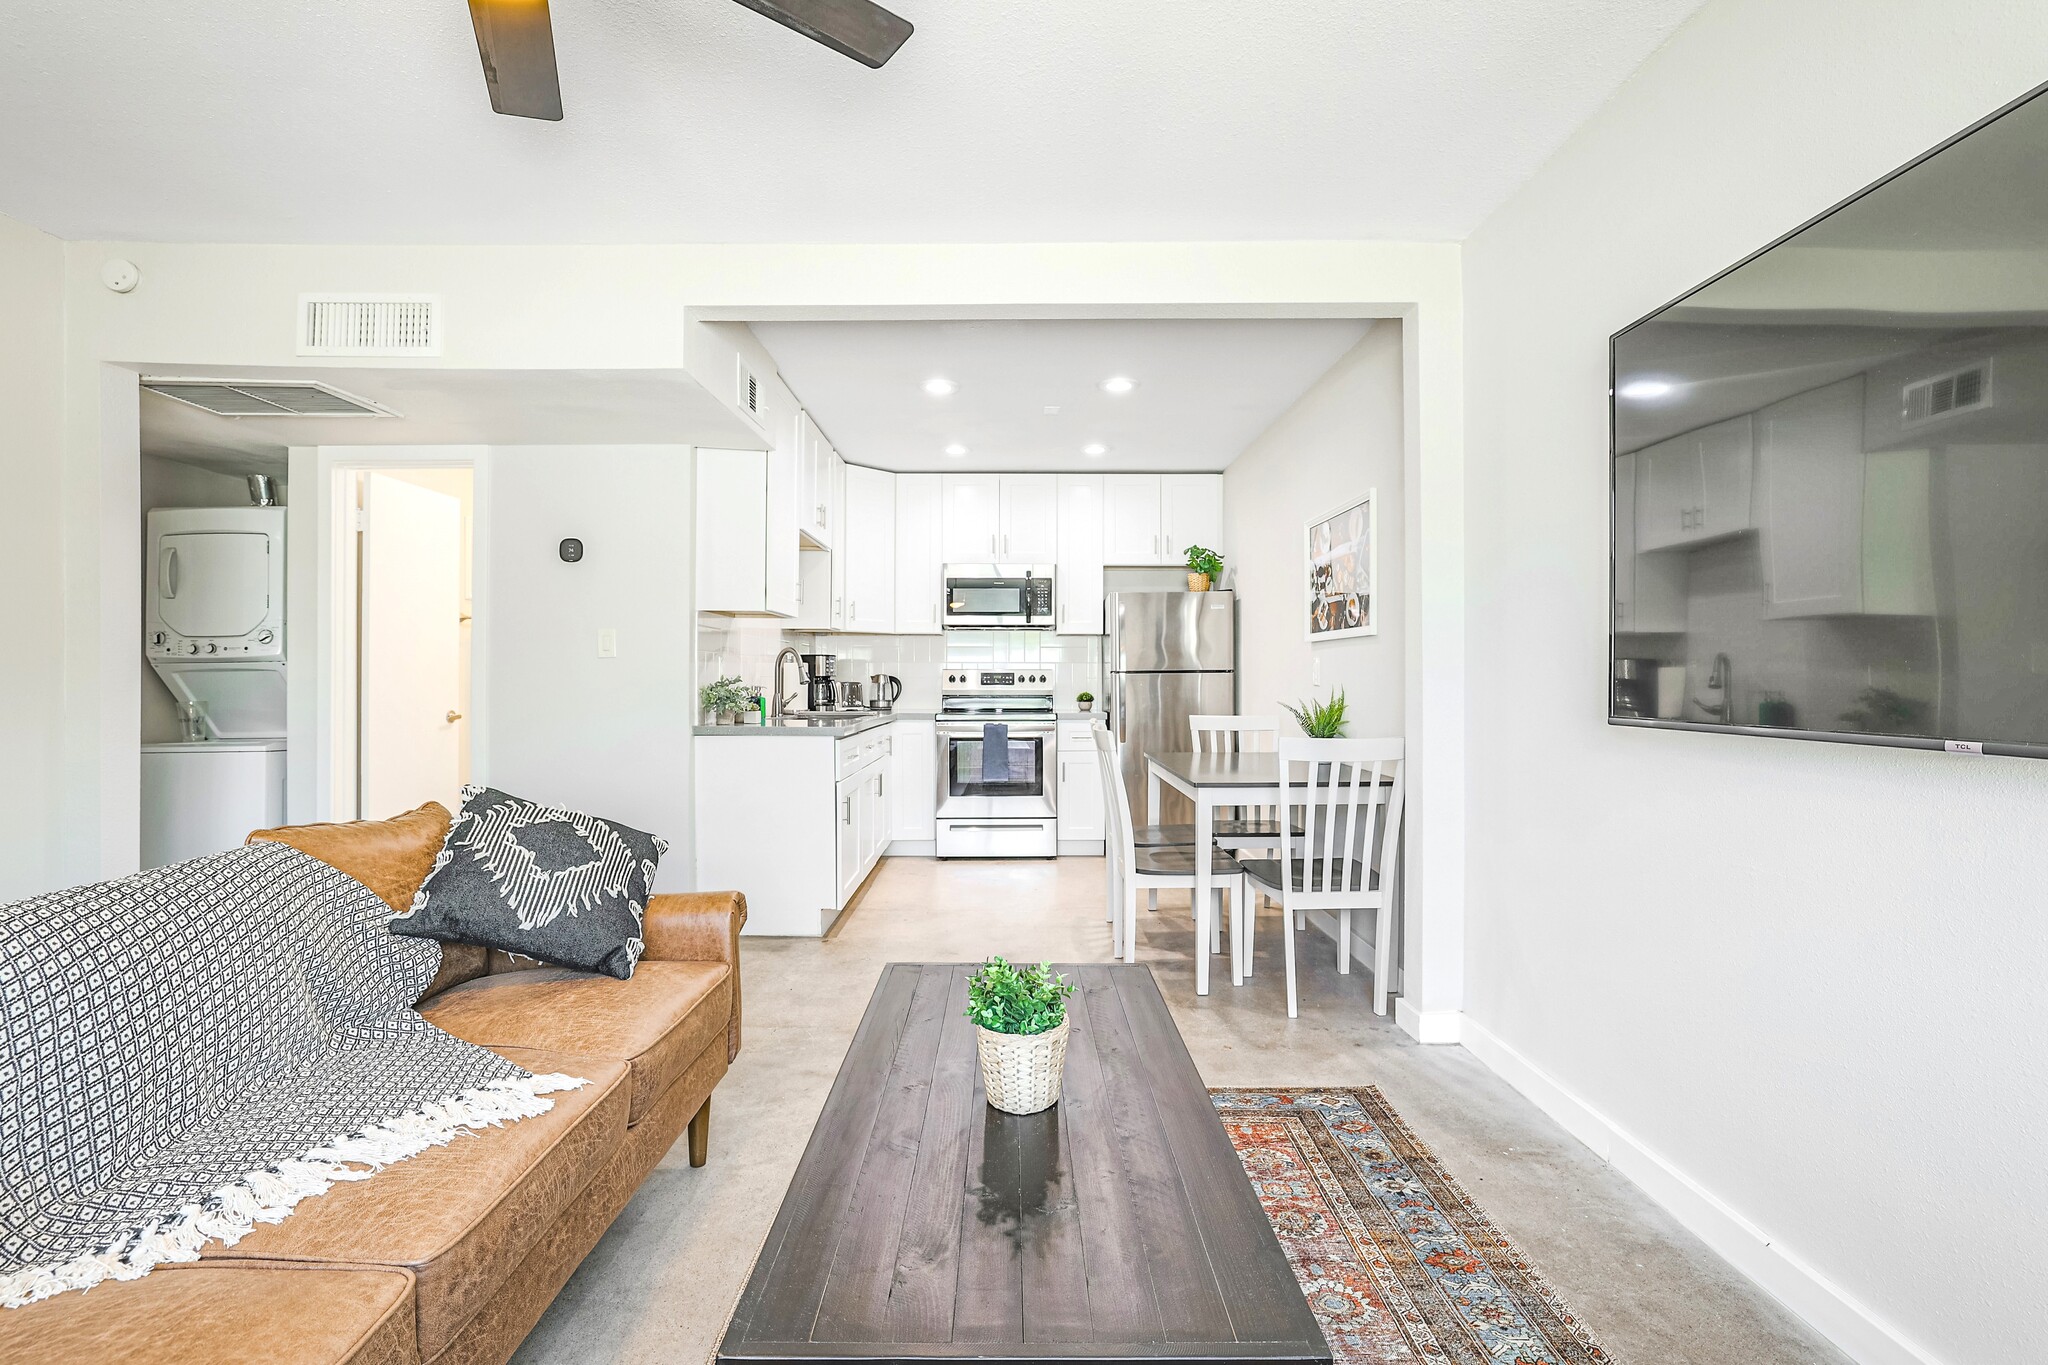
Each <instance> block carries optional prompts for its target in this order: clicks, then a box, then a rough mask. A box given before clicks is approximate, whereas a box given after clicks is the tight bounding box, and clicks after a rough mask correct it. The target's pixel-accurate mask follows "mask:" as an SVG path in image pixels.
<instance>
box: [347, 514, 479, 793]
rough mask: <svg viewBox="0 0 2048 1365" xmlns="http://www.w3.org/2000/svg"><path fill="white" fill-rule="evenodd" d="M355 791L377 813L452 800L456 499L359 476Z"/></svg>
mask: <svg viewBox="0 0 2048 1365" xmlns="http://www.w3.org/2000/svg"><path fill="white" fill-rule="evenodd" d="M360 611H361V618H360V621H361V646H360V649H359V652H358V660H359V669H360V673H359V679H360V680H359V682H358V685H357V700H358V705H359V707H360V711H361V716H360V728H359V730H358V744H359V746H360V747H359V749H358V755H359V758H358V762H359V766H360V771H361V774H362V777H361V782H360V785H359V787H358V791H359V793H360V795H359V797H358V800H359V802H360V804H361V815H362V817H363V818H364V819H371V820H381V819H385V818H387V817H389V816H393V815H397V814H398V813H400V812H401V811H408V810H411V809H413V808H414V807H415V806H418V805H419V804H420V803H422V802H424V801H439V802H440V803H441V804H442V805H444V806H447V807H448V808H449V809H450V810H456V809H459V808H460V804H461V795H460V794H461V790H462V743H461V741H462V731H461V729H460V727H461V725H462V724H464V723H465V721H464V718H463V715H462V712H463V711H464V709H465V708H466V706H467V700H466V698H465V697H464V696H463V694H462V678H461V656H462V634H461V633H462V625H461V622H462V505H461V504H460V503H459V502H457V501H456V499H454V498H453V497H450V496H449V495H448V494H446V493H438V492H435V491H434V490H432V489H428V488H421V487H419V486H418V485H417V484H411V483H407V482H405V481H404V480H403V479H399V478H396V477H394V476H392V475H389V474H365V475H364V476H363V535H362V592H361V595H360Z"/></svg>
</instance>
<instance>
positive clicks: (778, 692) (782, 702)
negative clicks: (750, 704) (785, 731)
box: [768, 645, 803, 725]
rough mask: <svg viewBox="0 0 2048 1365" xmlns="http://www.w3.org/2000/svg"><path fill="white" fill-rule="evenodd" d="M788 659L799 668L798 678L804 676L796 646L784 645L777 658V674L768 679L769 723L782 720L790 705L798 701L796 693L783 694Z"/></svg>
mask: <svg viewBox="0 0 2048 1365" xmlns="http://www.w3.org/2000/svg"><path fill="white" fill-rule="evenodd" d="M784 659H788V660H789V661H790V662H791V663H793V664H795V665H796V666H797V676H798V677H799V678H801V677H802V676H803V661H802V660H801V659H799V658H798V657H797V653H796V646H795V645H784V646H783V647H782V649H781V651H780V652H779V653H777V654H776V656H775V672H774V673H773V674H772V675H771V676H770V677H769V679H768V723H769V724H770V725H773V724H775V722H777V721H779V720H781V719H782V717H783V716H784V715H785V714H786V713H787V712H788V710H789V704H790V703H791V702H793V701H795V700H796V693H794V692H792V693H790V694H789V695H788V696H784V695H783V694H782V661H783V660H784Z"/></svg>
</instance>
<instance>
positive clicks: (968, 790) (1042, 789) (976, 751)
mask: <svg viewBox="0 0 2048 1365" xmlns="http://www.w3.org/2000/svg"><path fill="white" fill-rule="evenodd" d="M937 728H938V735H939V808H938V817H939V819H941V820H986V819H1018V818H1025V817H1029V816H1034V815H1055V814H1057V813H1058V809H1059V808H1058V804H1057V803H1058V791H1059V787H1058V781H1057V779H1056V778H1055V777H1054V775H1053V772H1054V763H1053V758H1054V756H1055V754H1056V753H1057V752H1058V750H1059V726H1058V724H1057V722H1051V721H1047V722H1037V721H1031V722H1018V721H1012V722H1010V771H1009V776H1008V778H1007V779H1006V780H1003V781H996V782H991V781H989V780H987V779H986V778H984V777H983V776H982V733H983V731H982V723H981V722H980V721H946V720H942V721H940V722H939V723H938V727H937Z"/></svg>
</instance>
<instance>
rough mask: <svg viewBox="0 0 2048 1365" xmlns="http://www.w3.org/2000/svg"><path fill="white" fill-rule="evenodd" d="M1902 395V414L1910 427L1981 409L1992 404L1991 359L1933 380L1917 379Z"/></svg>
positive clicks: (1936, 376) (1938, 376)
mask: <svg viewBox="0 0 2048 1365" xmlns="http://www.w3.org/2000/svg"><path fill="white" fill-rule="evenodd" d="M1903 396H1904V400H1905V401H1904V402H1903V404H1902V405H1901V407H1900V411H1899V416H1900V417H1901V418H1903V419H1904V420H1905V423H1906V425H1908V426H1917V425H1919V424H1920V423H1922V422H1932V421H1935V420H1936V419H1938V418H1942V417H1954V416H1956V415H1958V414H1960V413H1965V412H1981V411H1982V410H1983V409H1985V408H1988V407H1990V406H1991V362H1990V361H1989V360H1980V361H1978V362H1977V363H1976V364H1974V365H1970V366H1967V367H1965V368H1963V369H1960V370H1951V371H1949V373H1947V374H1938V375H1935V376H1934V377H1933V378H1932V379H1920V380H1915V381H1914V382H1913V383H1911V384H1908V385H1906V388H1905V392H1904V395H1903Z"/></svg>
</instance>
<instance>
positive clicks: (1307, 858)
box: [1279, 739, 1406, 909]
mask: <svg viewBox="0 0 2048 1365" xmlns="http://www.w3.org/2000/svg"><path fill="white" fill-rule="evenodd" d="M1405 749H1406V746H1405V744H1404V743H1403V741H1401V740H1398V739H1282V740H1281V741H1280V742H1279V757H1280V779H1281V809H1280V818H1281V821H1282V828H1283V829H1285V828H1286V827H1287V821H1289V819H1290V818H1291V817H1292V816H1293V814H1294V812H1295V811H1296V810H1300V811H1301V812H1302V815H1303V818H1302V820H1301V822H1300V823H1301V830H1302V832H1301V833H1300V834H1299V835H1294V834H1289V835H1287V836H1286V843H1287V850H1286V851H1287V857H1288V860H1289V861H1288V866H1289V868H1290V869H1291V867H1292V866H1293V864H1294V862H1296V861H1298V862H1299V864H1300V867H1301V871H1302V876H1301V878H1300V881H1301V885H1300V887H1299V888H1298V889H1297V888H1296V886H1295V880H1296V879H1295V877H1294V876H1293V875H1292V874H1291V870H1290V872H1289V874H1288V875H1285V876H1283V877H1282V879H1281V882H1282V891H1283V894H1282V897H1281V899H1282V901H1283V902H1284V903H1286V904H1287V905H1288V907H1289V908H1290V909H1315V908H1316V907H1317V906H1318V905H1319V904H1323V903H1327V904H1330V905H1332V906H1333V907H1334V906H1336V905H1338V904H1340V903H1341V904H1348V905H1352V906H1357V905H1358V904H1360V903H1361V901H1362V900H1370V899H1371V898H1372V897H1373V896H1375V895H1386V894H1388V892H1389V890H1390V889H1391V887H1392V886H1393V882H1394V875H1395V871H1396V869H1397V868H1398V866H1399V856H1398V855H1399V848H1400V837H1401V802H1402V797H1403V778H1404V777H1405V773H1404V771H1403V769H1404V768H1405V767H1406V764H1405V762H1404V761H1403V759H1404V754H1405ZM1375 851H1378V852H1379V853H1380V863H1381V867H1380V875H1379V884H1378V887H1377V888H1375V887H1374V886H1373V872H1372V864H1373V855H1374V853H1375Z"/></svg>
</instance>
